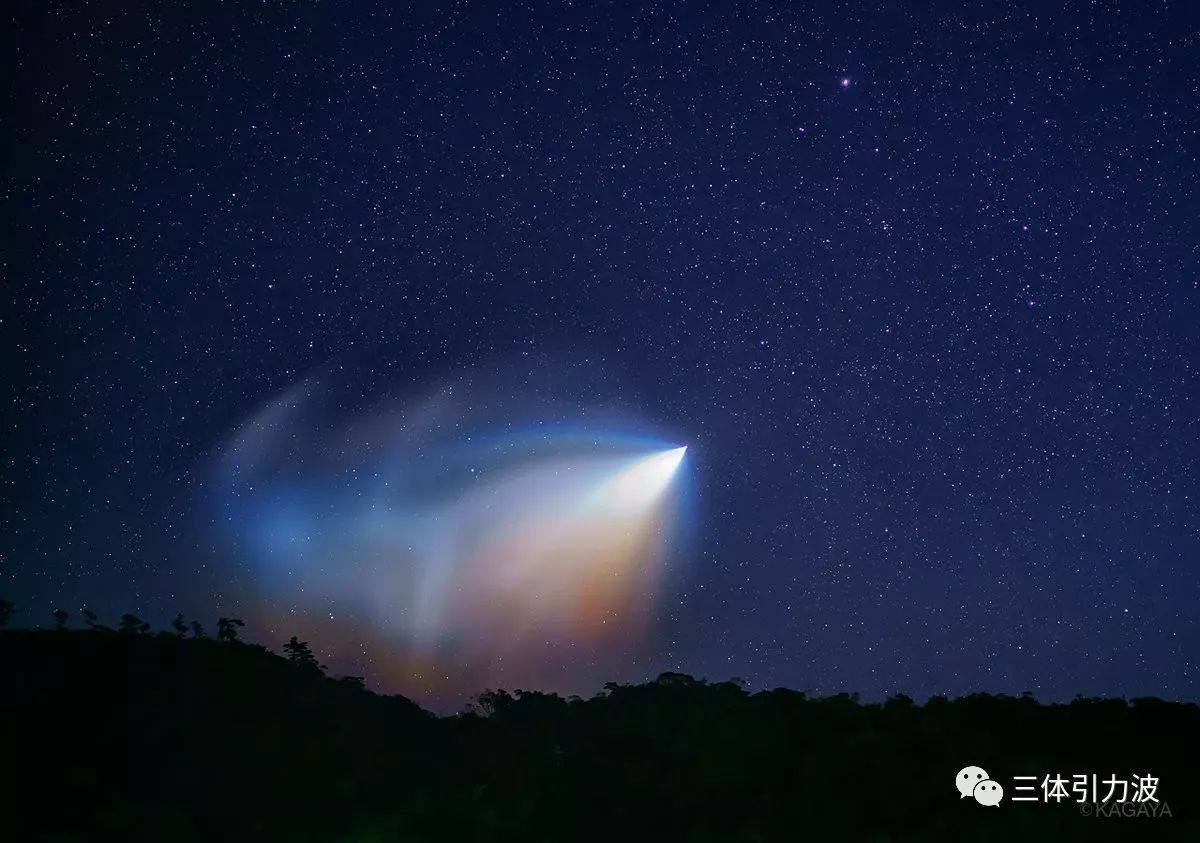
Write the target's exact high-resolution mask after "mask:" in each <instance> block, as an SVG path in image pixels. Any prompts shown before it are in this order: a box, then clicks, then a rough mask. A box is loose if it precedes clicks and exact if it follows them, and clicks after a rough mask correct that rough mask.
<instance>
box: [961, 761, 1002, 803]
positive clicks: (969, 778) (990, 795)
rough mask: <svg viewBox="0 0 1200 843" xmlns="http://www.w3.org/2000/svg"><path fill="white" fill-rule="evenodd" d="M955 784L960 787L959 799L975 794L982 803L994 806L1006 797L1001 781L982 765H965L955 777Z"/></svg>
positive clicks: (977, 800)
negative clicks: (995, 780)
mask: <svg viewBox="0 0 1200 843" xmlns="http://www.w3.org/2000/svg"><path fill="white" fill-rule="evenodd" d="M954 786H955V787H956V788H958V793H959V797H958V798H959V799H966V798H967V797H968V796H974V797H975V801H976V802H978V803H979V804H980V805H986V806H987V807H989V808H994V807H996V806H997V805H999V804H1000V800H1001V799H1003V798H1004V788H1002V787H1001V786H1000V783H999V782H994V781H992V780H991V778H990V777H989V776H988V774H987V770H985V769H983V768H982V767H963V768H962V769H961V770H959V771H958V775H957V776H955V777H954Z"/></svg>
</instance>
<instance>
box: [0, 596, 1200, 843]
mask: <svg viewBox="0 0 1200 843" xmlns="http://www.w3.org/2000/svg"><path fill="white" fill-rule="evenodd" d="M130 618H131V620H130ZM223 620H229V619H223ZM60 626H61V625H60ZM175 628H176V632H175V633H174V634H168V633H160V634H150V633H148V632H147V631H146V629H145V626H144V624H142V623H141V622H140V621H139V620H138V619H137V618H133V617H132V616H127V619H126V620H125V621H124V622H123V623H122V625H121V631H115V630H109V629H104V628H93V629H88V630H65V629H57V630H45V631H32V630H5V631H0V668H2V669H3V676H4V691H3V703H2V714H3V719H2V725H0V740H2V741H3V744H2V745H3V747H4V758H5V772H6V776H5V777H6V779H7V780H8V782H9V783H8V784H7V785H5V786H4V787H3V794H4V795H3V800H2V802H0V804H2V806H3V817H4V820H3V823H4V826H3V827H4V833H3V839H6V840H14V841H24V840H46V841H90V840H125V841H134V840H156V841H157V840H162V841H167V840H170V841H193V840H195V841H210V840H230V841H235V840H254V841H263V840H287V841H293V843H296V842H297V841H390V840H395V841H425V840H429V841H435V840H436V841H443V840H489V841H506V840H514V841H516V840H521V841H575V840H584V841H588V840H605V841H612V840H622V839H625V840H694V841H773V840H867V841H902V840H957V841H1011V840H1014V839H1020V840H1022V841H1041V840H1047V841H1051V840H1053V841H1064V840H1097V839H1113V840H1118V839H1120V840H1157V839H1178V840H1188V839H1190V840H1197V839H1200V824H1198V822H1197V813H1198V811H1197V804H1198V800H1197V798H1196V796H1195V794H1196V793H1197V788H1198V787H1200V772H1198V771H1197V763H1196V758H1195V754H1196V751H1197V748H1198V747H1200V741H1198V740H1197V738H1198V737H1200V708H1197V707H1196V706H1194V705H1188V704H1179V703H1170V702H1164V701H1161V700H1157V699H1139V700H1133V701H1129V702H1126V701H1123V700H1098V699H1077V700H1076V701H1074V702H1072V703H1070V704H1066V705H1043V704H1039V703H1038V702H1037V701H1035V700H1034V699H1032V698H1031V697H1028V696H1024V697H1007V696H986V695H976V696H970V697H965V698H962V699H958V700H953V701H950V700H945V699H942V698H937V697H935V698H933V699H932V700H930V701H929V702H927V703H926V704H924V705H917V704H915V703H914V702H913V701H912V700H909V699H907V698H905V697H896V698H893V699H890V700H888V701H887V702H885V703H882V704H864V703H861V702H860V701H859V700H858V699H857V698H856V697H855V696H852V695H845V694H842V695H837V696H833V697H824V698H810V697H807V696H806V695H805V694H803V693H799V692H795V691H789V690H775V691H767V692H761V693H755V694H750V693H747V692H746V691H745V690H744V689H743V688H741V687H740V686H739V685H738V684H736V683H733V682H724V683H715V684H714V683H708V682H704V681H701V680H697V679H694V678H692V677H690V676H685V675H682V674H672V673H667V674H663V675H661V676H660V677H659V678H658V679H657V680H656V681H653V682H650V683H646V684H641V685H617V684H610V685H608V686H606V688H605V689H604V690H603V691H602V692H601V693H599V694H597V695H596V696H595V697H593V698H591V699H586V700H584V699H578V698H571V699H563V698H561V697H559V696H556V695H553V694H545V693H539V692H524V691H517V692H513V693H508V692H504V691H492V692H487V693H485V694H482V695H481V696H480V697H479V698H478V699H477V700H476V702H475V705H474V707H473V708H472V710H471V711H469V712H466V713H464V714H461V715H458V716H455V717H435V716H433V715H432V714H430V713H428V712H426V711H424V710H422V709H421V708H420V707H418V706H417V705H415V704H414V703H412V702H411V701H409V700H407V699H404V698H402V697H386V696H379V695H376V694H374V693H371V692H370V691H368V690H365V689H364V688H363V687H362V685H361V683H360V682H358V681H355V680H345V679H343V680H337V679H331V678H328V677H326V676H325V675H324V674H323V673H322V670H321V667H320V665H319V664H317V662H316V660H315V658H312V654H311V651H310V650H309V649H308V648H307V645H305V644H304V642H300V641H297V640H296V639H294V638H293V639H292V640H291V641H289V642H288V643H287V645H286V647H285V652H286V653H287V654H288V658H284V657H283V656H280V655H276V654H274V653H272V652H270V651H268V650H267V649H265V648H263V647H260V646H257V645H253V644H243V643H240V642H238V641H237V628H236V624H233V623H224V624H222V625H219V631H220V632H221V633H222V636H221V637H223V638H224V640H221V638H213V639H210V638H202V639H196V638H193V637H185V636H187V635H189V626H188V625H187V624H184V623H183V622H182V620H181V619H177V623H176V624H175ZM969 765H979V766H981V767H983V768H985V769H986V770H987V771H988V774H989V775H990V777H991V778H992V779H994V780H996V781H997V782H1000V783H1001V784H1002V785H1003V787H1004V789H1005V791H1006V798H1005V800H1004V801H1003V803H1002V804H1001V805H999V806H997V807H984V806H982V805H979V804H977V803H976V802H975V800H974V799H971V798H965V799H960V798H959V794H958V793H957V792H956V790H955V787H954V779H955V776H956V774H957V772H958V771H959V770H960V769H961V768H963V767H966V766H969ZM1093 773H1094V774H1097V777H1098V779H1099V780H1101V781H1102V780H1103V779H1105V778H1107V777H1109V776H1111V775H1113V774H1116V776H1117V777H1120V778H1125V779H1132V778H1133V777H1134V776H1142V775H1149V776H1153V777H1154V778H1156V779H1157V780H1158V781H1157V789H1156V791H1155V793H1154V796H1155V798H1156V799H1157V800H1158V801H1157V802H1156V803H1155V802H1149V803H1146V804H1147V806H1149V807H1146V808H1142V809H1141V810H1140V812H1138V813H1136V814H1134V813H1132V812H1129V811H1127V812H1126V813H1127V814H1130V815H1125V816H1123V815H1121V814H1120V812H1117V813H1115V814H1111V815H1101V816H1095V815H1090V816H1088V815H1084V811H1085V810H1087V809H1081V808H1080V805H1079V804H1078V803H1077V802H1076V801H1075V795H1074V793H1071V795H1070V796H1069V797H1068V798H1067V799H1064V800H1062V801H1061V802H1054V801H1051V802H1049V803H1046V802H1044V801H1038V802H1031V803H1015V802H1013V801H1012V800H1011V797H1012V796H1013V795H1015V794H1014V792H1013V787H1012V785H1013V781H1014V780H1013V777H1014V776H1022V775H1034V776H1037V777H1038V780H1039V782H1040V780H1041V778H1042V777H1043V776H1044V775H1047V774H1049V775H1051V776H1053V775H1055V774H1060V775H1062V776H1063V777H1064V778H1065V779H1066V781H1067V785H1066V788H1067V790H1068V791H1071V790H1072V781H1071V777H1072V775H1074V774H1089V775H1090V774H1093ZM1106 789H1107V788H1105V787H1101V788H1100V790H1101V793H1100V794H1099V795H1098V796H1097V797H1096V798H1097V799H1098V798H1099V797H1102V796H1103V795H1104V793H1103V791H1104V790H1106ZM1038 797H1039V800H1040V798H1041V788H1040V786H1039V788H1038ZM1155 805H1157V806H1159V807H1157V808H1153V806H1155ZM1163 806H1165V808H1164V807H1163ZM1151 808H1153V810H1151ZM1093 814H1094V812H1093ZM1168 814H1169V815H1168Z"/></svg>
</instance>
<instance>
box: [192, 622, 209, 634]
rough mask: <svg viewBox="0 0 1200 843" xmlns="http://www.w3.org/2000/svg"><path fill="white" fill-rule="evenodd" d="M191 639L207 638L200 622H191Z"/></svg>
mask: <svg viewBox="0 0 1200 843" xmlns="http://www.w3.org/2000/svg"><path fill="white" fill-rule="evenodd" d="M192 637H193V638H207V637H208V633H207V632H205V631H204V625H203V624H201V623H200V621H192Z"/></svg>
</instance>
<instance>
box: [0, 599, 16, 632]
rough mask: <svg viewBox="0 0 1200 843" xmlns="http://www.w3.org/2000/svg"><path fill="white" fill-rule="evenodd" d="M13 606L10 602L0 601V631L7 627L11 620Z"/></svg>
mask: <svg viewBox="0 0 1200 843" xmlns="http://www.w3.org/2000/svg"><path fill="white" fill-rule="evenodd" d="M12 611H13V604H12V601H11V600H0V629H4V627H6V626H8V622H9V620H11V619H12Z"/></svg>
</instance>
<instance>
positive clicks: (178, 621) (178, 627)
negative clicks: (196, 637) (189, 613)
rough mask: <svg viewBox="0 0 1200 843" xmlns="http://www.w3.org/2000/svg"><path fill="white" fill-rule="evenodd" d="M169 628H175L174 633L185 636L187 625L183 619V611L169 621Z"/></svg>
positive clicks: (181, 636)
mask: <svg viewBox="0 0 1200 843" xmlns="http://www.w3.org/2000/svg"><path fill="white" fill-rule="evenodd" d="M171 628H172V629H174V630H175V634H176V635H178V636H179V637H180V638H187V634H188V625H187V624H186V623H185V622H184V620H183V612H180V613H179V614H178V615H176V616H175V620H173V621H171Z"/></svg>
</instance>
